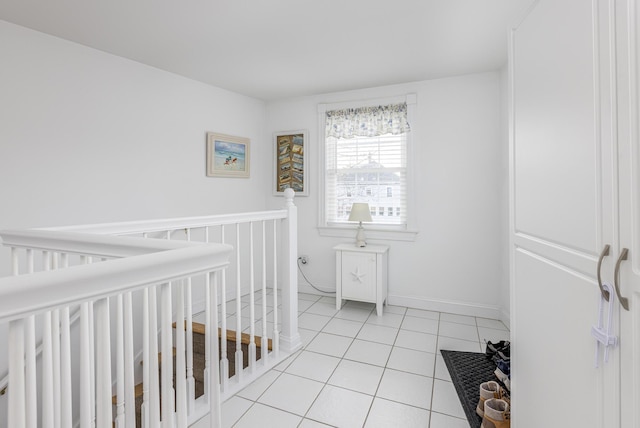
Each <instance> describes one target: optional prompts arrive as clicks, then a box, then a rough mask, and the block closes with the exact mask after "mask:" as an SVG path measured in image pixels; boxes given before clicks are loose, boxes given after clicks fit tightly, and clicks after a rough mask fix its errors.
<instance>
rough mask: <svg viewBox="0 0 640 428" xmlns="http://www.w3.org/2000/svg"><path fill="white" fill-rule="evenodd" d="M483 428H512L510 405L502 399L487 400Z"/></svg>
mask: <svg viewBox="0 0 640 428" xmlns="http://www.w3.org/2000/svg"><path fill="white" fill-rule="evenodd" d="M481 428H511V413H510V410H509V403H507V402H506V401H505V400H502V399H500V398H489V399H487V400H486V401H485V402H484V417H483V418H482V425H481Z"/></svg>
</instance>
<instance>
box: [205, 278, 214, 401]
mask: <svg viewBox="0 0 640 428" xmlns="http://www.w3.org/2000/svg"><path fill="white" fill-rule="evenodd" d="M209 279H210V278H209V274H206V275H205V277H204V296H205V297H204V298H205V302H204V313H205V316H204V393H205V395H207V397H208V396H209V392H208V391H209V377H210V376H211V375H210V372H211V370H215V368H216V364H215V362H214V357H213V354H212V353H211V341H212V340H213V339H212V334H213V332H212V330H211V327H210V326H209V320H210V319H211V306H210V305H211V296H210V295H209V294H210V293H211V286H210V283H209ZM207 400H208V398H207Z"/></svg>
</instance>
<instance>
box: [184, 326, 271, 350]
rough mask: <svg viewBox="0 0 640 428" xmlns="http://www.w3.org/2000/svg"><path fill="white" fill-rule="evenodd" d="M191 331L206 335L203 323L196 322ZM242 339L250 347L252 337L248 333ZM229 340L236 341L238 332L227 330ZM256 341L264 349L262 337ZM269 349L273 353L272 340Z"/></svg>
mask: <svg viewBox="0 0 640 428" xmlns="http://www.w3.org/2000/svg"><path fill="white" fill-rule="evenodd" d="M184 325H185V327H184V328H185V330H186V329H187V322H186V321H185V322H184ZM173 328H176V323H173ZM191 329H192V331H193V332H194V333H195V334H202V335H204V334H205V325H204V324H202V323H199V322H195V321H194V322H193V323H192V327H191ZM218 337H222V329H221V328H220V327H218ZM240 338H241V339H240V340H241V343H242V344H243V345H248V344H249V343H251V335H250V334H248V333H241V336H240ZM227 340H230V341H232V342H235V341H236V331H235V330H229V329H227ZM255 340H256V346H257V347H258V348H261V347H262V337H260V336H255ZM267 349H269V351H273V343H272V340H271V339H269V341H268V348H267Z"/></svg>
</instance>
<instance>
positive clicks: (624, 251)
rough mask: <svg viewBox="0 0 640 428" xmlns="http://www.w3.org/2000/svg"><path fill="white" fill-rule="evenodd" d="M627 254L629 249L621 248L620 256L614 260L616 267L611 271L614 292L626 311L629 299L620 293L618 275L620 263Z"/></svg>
mask: <svg viewBox="0 0 640 428" xmlns="http://www.w3.org/2000/svg"><path fill="white" fill-rule="evenodd" d="M628 255H629V250H628V249H626V248H623V249H622V252H621V253H620V256H619V257H618V261H617V262H616V268H615V271H614V273H613V285H614V286H615V288H616V294H617V295H618V300H620V304H621V305H622V307H623V308H624V309H625V310H627V311H628V310H629V299H627V298H626V297H622V295H621V294H620V279H619V277H620V263H622V261H623V260H627V257H628Z"/></svg>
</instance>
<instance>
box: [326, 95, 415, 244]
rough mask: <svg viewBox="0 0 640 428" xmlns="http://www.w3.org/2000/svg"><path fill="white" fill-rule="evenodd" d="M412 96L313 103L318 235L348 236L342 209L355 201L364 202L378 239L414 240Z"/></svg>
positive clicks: (345, 218) (348, 225)
mask: <svg viewBox="0 0 640 428" xmlns="http://www.w3.org/2000/svg"><path fill="white" fill-rule="evenodd" d="M415 105H416V96H415V95H414V94H408V95H404V96H398V97H389V98H385V99H378V100H369V101H359V102H347V103H336V104H319V105H318V124H319V129H323V130H324V138H322V136H321V138H320V143H321V144H324V147H321V150H320V154H321V156H322V157H323V159H322V161H323V162H322V163H321V164H320V166H321V168H320V176H321V180H320V190H321V191H320V198H321V203H320V206H319V208H320V212H319V216H318V218H319V220H320V222H319V231H320V234H321V235H322V236H341V237H346V236H351V235H350V234H351V226H352V224H351V223H350V222H348V215H347V212H348V211H349V210H350V208H351V206H352V205H353V203H355V202H366V203H368V204H369V208H370V212H371V217H372V220H373V221H372V223H369V224H368V226H367V228H368V229H369V231H375V233H374V235H375V236H377V238H378V239H394V240H395V239H397V240H413V239H415V236H416V235H417V232H418V231H417V230H416V229H415V225H416V223H415V220H416V215H417V214H416V213H415V212H414V209H413V207H414V206H415V205H414V202H413V198H412V197H411V195H412V188H411V187H412V186H411V182H412V178H411V177H412V175H413V173H412V171H413V159H412V157H411V156H410V153H411V147H412V145H413V141H412V132H410V131H411V127H410V125H411V118H412V117H413V111H414V109H415Z"/></svg>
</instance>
